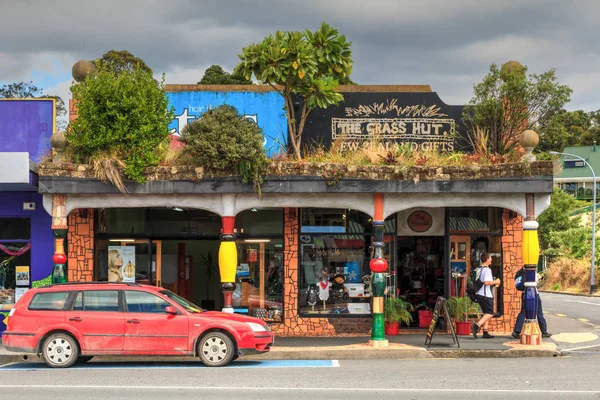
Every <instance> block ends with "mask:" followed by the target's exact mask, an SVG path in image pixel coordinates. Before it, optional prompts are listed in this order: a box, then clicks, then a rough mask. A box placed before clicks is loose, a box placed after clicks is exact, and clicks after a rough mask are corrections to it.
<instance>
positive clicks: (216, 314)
mask: <svg viewBox="0 0 600 400" xmlns="http://www.w3.org/2000/svg"><path fill="white" fill-rule="evenodd" d="M195 315H198V316H202V317H204V318H206V317H210V318H217V319H226V320H228V321H236V322H254V323H255V324H259V325H265V321H263V320H262V319H259V318H255V317H249V316H248V315H243V314H235V313H233V314H230V313H225V312H221V311H205V312H203V313H201V314H195Z"/></svg>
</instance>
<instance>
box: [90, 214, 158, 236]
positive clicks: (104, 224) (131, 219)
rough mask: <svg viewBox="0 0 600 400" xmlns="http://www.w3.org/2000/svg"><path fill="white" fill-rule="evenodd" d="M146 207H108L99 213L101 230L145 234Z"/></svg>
mask: <svg viewBox="0 0 600 400" xmlns="http://www.w3.org/2000/svg"><path fill="white" fill-rule="evenodd" d="M145 211H146V209H145V208H108V209H105V210H102V211H101V212H100V213H99V216H98V218H99V221H98V222H99V224H98V227H99V231H100V232H102V233H116V234H120V233H121V234H123V233H127V234H132V233H133V234H143V233H144V232H145V227H146V226H145Z"/></svg>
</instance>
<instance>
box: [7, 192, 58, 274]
mask: <svg viewBox="0 0 600 400" xmlns="http://www.w3.org/2000/svg"><path fill="white" fill-rule="evenodd" d="M24 202H35V210H33V211H25V210H23V203H24ZM0 205H1V207H0V218H2V217H4V218H6V217H20V218H23V217H26V218H31V250H30V251H31V280H32V281H38V280H40V279H44V278H47V277H48V276H49V275H50V274H52V269H53V268H54V265H53V264H52V255H53V254H54V237H53V236H52V229H51V226H52V217H50V215H49V214H48V213H47V212H46V210H45V209H44V206H43V204H42V195H41V194H39V193H36V192H0Z"/></svg>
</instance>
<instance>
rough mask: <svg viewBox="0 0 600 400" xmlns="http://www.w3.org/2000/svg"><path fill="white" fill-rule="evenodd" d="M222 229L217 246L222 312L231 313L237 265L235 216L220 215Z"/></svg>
mask: <svg viewBox="0 0 600 400" xmlns="http://www.w3.org/2000/svg"><path fill="white" fill-rule="evenodd" d="M221 220H222V222H223V229H222V232H221V245H220V246H219V273H220V275H221V292H223V299H224V304H223V312H228V313H233V306H232V304H231V301H232V298H233V291H234V290H235V271H236V267H237V248H236V246H235V234H234V233H233V228H234V226H235V217H222V218H221Z"/></svg>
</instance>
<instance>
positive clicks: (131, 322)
mask: <svg viewBox="0 0 600 400" xmlns="http://www.w3.org/2000/svg"><path fill="white" fill-rule="evenodd" d="M127 323H128V324H139V323H140V320H139V319H128V320H127Z"/></svg>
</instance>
